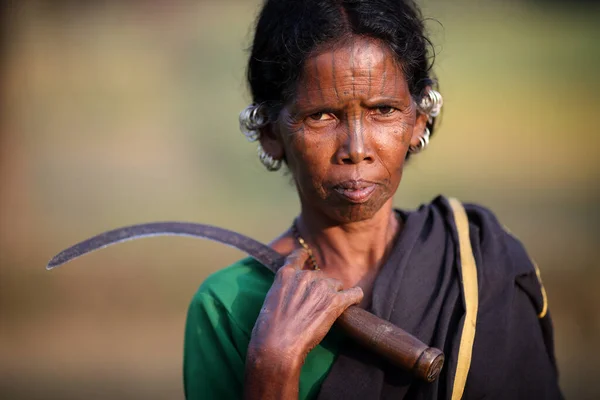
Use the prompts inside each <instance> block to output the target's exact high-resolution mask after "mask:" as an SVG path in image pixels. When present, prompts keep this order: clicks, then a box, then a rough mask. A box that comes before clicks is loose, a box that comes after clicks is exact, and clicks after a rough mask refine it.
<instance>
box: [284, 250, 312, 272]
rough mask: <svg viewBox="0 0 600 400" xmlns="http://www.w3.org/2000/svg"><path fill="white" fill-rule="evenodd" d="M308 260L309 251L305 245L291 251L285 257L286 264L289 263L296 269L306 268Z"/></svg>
mask: <svg viewBox="0 0 600 400" xmlns="http://www.w3.org/2000/svg"><path fill="white" fill-rule="evenodd" d="M306 261H308V251H306V250H305V249H304V248H303V247H301V248H299V249H296V250H294V251H292V252H291V253H290V255H289V256H287V258H286V259H285V265H289V266H291V267H293V268H295V269H302V268H304V264H305V263H306Z"/></svg>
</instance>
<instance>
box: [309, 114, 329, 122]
mask: <svg viewBox="0 0 600 400" xmlns="http://www.w3.org/2000/svg"><path fill="white" fill-rule="evenodd" d="M308 118H310V119H312V120H313V121H330V120H332V119H334V117H333V115H331V114H330V113H326V112H318V113H314V114H311V115H309V116H308Z"/></svg>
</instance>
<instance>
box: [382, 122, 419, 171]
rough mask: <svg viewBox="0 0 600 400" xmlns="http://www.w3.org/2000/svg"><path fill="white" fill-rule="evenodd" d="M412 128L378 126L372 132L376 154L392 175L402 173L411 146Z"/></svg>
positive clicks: (403, 124)
mask: <svg viewBox="0 0 600 400" xmlns="http://www.w3.org/2000/svg"><path fill="white" fill-rule="evenodd" d="M412 128H413V127H412V126H411V125H409V124H405V123H400V124H394V125H392V126H377V127H374V129H373V130H372V132H373V136H372V137H373V140H374V146H375V150H376V151H375V154H376V156H377V157H378V158H379V160H380V162H381V163H382V164H383V165H384V166H385V167H386V169H388V171H389V172H390V175H394V174H397V173H398V172H401V171H402V167H403V165H404V160H405V159H406V154H407V152H408V147H409V145H410V139H411V136H412Z"/></svg>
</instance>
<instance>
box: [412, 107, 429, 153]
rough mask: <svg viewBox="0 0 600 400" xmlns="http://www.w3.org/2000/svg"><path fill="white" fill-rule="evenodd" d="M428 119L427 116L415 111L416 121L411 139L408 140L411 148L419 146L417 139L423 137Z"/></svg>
mask: <svg viewBox="0 0 600 400" xmlns="http://www.w3.org/2000/svg"><path fill="white" fill-rule="evenodd" d="M428 119H429V117H428V116H427V114H423V113H422V112H420V111H417V120H416V121H415V125H414V127H413V133H412V137H411V138H410V145H411V146H418V145H419V141H420V140H419V139H421V138H422V137H423V134H424V133H425V128H426V127H427V120H428Z"/></svg>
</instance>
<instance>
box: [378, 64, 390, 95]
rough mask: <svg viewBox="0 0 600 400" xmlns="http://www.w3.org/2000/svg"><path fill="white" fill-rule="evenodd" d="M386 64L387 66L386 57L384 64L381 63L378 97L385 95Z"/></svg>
mask: <svg viewBox="0 0 600 400" xmlns="http://www.w3.org/2000/svg"><path fill="white" fill-rule="evenodd" d="M387 64H388V60H387V57H386V58H385V60H384V62H383V72H382V73H381V75H382V76H381V90H380V92H379V95H380V96H383V95H384V94H385V84H386V80H387Z"/></svg>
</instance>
